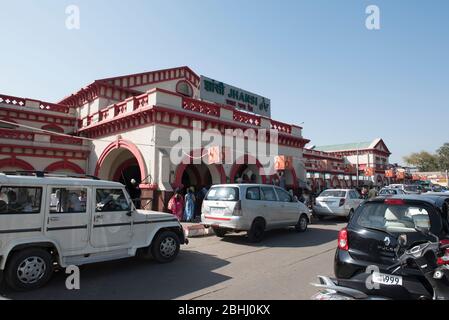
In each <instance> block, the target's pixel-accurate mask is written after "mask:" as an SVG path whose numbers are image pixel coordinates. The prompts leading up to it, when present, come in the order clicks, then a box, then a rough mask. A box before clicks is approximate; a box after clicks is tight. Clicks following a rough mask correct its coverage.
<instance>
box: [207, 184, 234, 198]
mask: <svg viewBox="0 0 449 320" xmlns="http://www.w3.org/2000/svg"><path fill="white" fill-rule="evenodd" d="M206 200H212V201H238V200H239V189H238V188H233V187H216V188H212V189H210V190H209V192H208V193H207V195H206Z"/></svg>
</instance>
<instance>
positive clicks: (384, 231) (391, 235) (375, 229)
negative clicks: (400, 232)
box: [363, 227, 396, 238]
mask: <svg viewBox="0 0 449 320" xmlns="http://www.w3.org/2000/svg"><path fill="white" fill-rule="evenodd" d="M363 228H365V229H368V230H371V231H380V232H383V233H385V234H387V235H389V236H390V237H393V238H396V236H395V235H394V234H391V233H390V232H388V231H386V230H382V229H377V228H370V227H363Z"/></svg>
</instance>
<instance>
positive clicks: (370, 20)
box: [365, 5, 380, 30]
mask: <svg viewBox="0 0 449 320" xmlns="http://www.w3.org/2000/svg"><path fill="white" fill-rule="evenodd" d="M365 13H366V14H367V15H368V16H367V17H366V20H365V26H366V28H367V29H368V30H380V9H379V7H378V6H376V5H369V6H368V7H366V10H365Z"/></svg>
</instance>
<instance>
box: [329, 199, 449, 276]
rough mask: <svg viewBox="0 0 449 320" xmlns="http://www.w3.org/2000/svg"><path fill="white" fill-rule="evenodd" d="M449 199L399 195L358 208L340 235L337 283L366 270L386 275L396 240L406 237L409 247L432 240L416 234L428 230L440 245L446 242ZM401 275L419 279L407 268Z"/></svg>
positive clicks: (413, 268) (393, 258)
mask: <svg viewBox="0 0 449 320" xmlns="http://www.w3.org/2000/svg"><path fill="white" fill-rule="evenodd" d="M448 208H449V196H447V195H401V196H393V197H379V198H375V199H372V200H368V201H366V202H364V203H363V204H361V205H360V206H359V207H358V209H357V210H356V211H355V213H354V214H353V216H352V218H351V220H350V222H349V223H348V226H347V228H345V229H343V230H341V231H340V233H339V238H338V248H337V252H336V254H335V262H334V271H335V275H336V277H337V278H338V279H350V278H353V277H356V276H357V275H358V274H361V273H365V272H366V270H367V268H368V267H369V266H373V265H375V266H377V267H378V268H379V269H380V271H381V272H382V271H386V270H387V268H388V267H389V266H391V265H393V264H394V260H395V257H396V254H395V248H396V247H397V244H398V240H397V239H398V236H399V235H401V234H406V235H407V238H408V243H409V244H410V245H412V244H413V243H416V242H420V241H422V242H424V241H426V240H434V238H432V237H431V236H430V235H429V236H426V235H424V234H422V233H419V232H417V231H416V228H417V227H420V226H421V227H430V231H431V233H433V234H435V235H437V236H438V237H439V238H440V239H441V240H442V241H447V240H446V239H448V238H449V236H448V235H449V223H448ZM402 273H403V274H410V275H417V276H419V275H420V272H419V271H418V270H417V269H416V268H415V267H414V266H410V267H409V268H406V269H404V270H403V271H402Z"/></svg>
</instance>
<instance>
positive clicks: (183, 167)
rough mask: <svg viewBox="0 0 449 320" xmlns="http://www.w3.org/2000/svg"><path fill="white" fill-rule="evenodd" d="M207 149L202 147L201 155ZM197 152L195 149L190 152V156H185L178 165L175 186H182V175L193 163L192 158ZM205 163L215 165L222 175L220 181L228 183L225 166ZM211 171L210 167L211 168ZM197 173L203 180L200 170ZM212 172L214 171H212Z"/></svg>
mask: <svg viewBox="0 0 449 320" xmlns="http://www.w3.org/2000/svg"><path fill="white" fill-rule="evenodd" d="M205 150H206V149H202V150H201V155H204V152H205ZM194 154H195V151H192V152H190V157H187V156H185V157H184V159H183V160H182V161H181V163H180V164H179V165H178V167H177V168H176V173H175V182H174V183H173V186H174V187H180V186H181V185H182V176H183V174H184V172H185V170H186V169H187V167H188V166H189V165H190V164H192V163H191V162H192V158H191V157H193V156H194ZM205 165H207V166H215V168H216V169H217V171H218V174H219V175H220V183H226V172H225V170H224V168H223V166H222V165H221V164H212V165H208V164H207V163H205ZM209 171H210V169H209ZM194 174H195V175H198V176H200V179H199V181H200V182H201V181H202V179H201V175H200V174H199V172H197V173H195V172H194ZM211 174H212V172H211Z"/></svg>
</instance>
